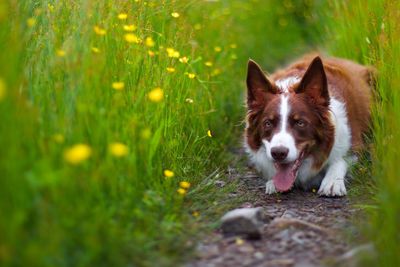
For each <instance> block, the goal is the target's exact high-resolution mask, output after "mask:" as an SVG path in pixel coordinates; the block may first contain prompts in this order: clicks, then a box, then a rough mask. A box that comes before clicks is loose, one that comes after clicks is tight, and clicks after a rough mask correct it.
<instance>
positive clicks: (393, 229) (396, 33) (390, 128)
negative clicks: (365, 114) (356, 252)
mask: <svg viewBox="0 0 400 267" xmlns="http://www.w3.org/2000/svg"><path fill="white" fill-rule="evenodd" d="M331 10H333V11H334V12H333V17H331V21H330V23H329V24H328V25H329V26H327V28H329V31H330V32H331V33H332V36H333V37H334V38H333V39H331V40H330V41H329V42H328V45H327V47H328V49H329V50H330V51H331V52H332V53H333V54H334V55H337V56H342V57H346V58H350V59H354V60H356V61H358V62H361V63H364V64H371V65H374V66H375V67H376V68H377V80H376V91H375V92H374V93H375V103H374V105H373V114H372V115H373V118H372V119H373V125H372V135H371V137H372V138H371V139H372V141H373V142H372V144H371V150H370V153H371V158H372V159H371V160H368V161H366V160H364V162H363V165H364V166H362V167H360V169H359V171H358V172H357V176H358V177H357V179H358V180H359V181H358V182H359V183H360V184H363V185H364V186H365V185H368V186H367V187H368V190H369V191H370V192H369V194H368V196H366V197H365V196H364V197H363V198H364V199H365V200H366V199H367V198H371V197H373V204H374V205H373V206H369V205H366V206H365V208H368V209H370V211H371V212H370V214H371V216H370V217H369V218H368V219H369V220H370V221H368V220H366V218H363V219H364V220H363V221H361V222H360V225H361V226H363V227H364V228H365V229H364V230H365V231H364V232H365V233H366V237H367V238H368V239H369V240H372V241H374V244H375V247H376V251H377V254H376V255H377V257H376V258H374V259H373V260H371V261H367V262H365V263H363V265H362V266H367V265H368V266H400V254H399V252H400V232H399V227H400V183H399V169H397V168H398V167H399V158H400V150H399V148H400V91H399V88H400V67H399V62H400V28H399V23H400V2H399V1H396V0H383V1H382V0H368V1H361V0H354V1H347V2H344V1H336V0H335V1H331ZM368 165H370V167H371V169H372V179H371V177H370V175H369V174H368V172H366V168H365V167H368ZM369 202H371V201H370V200H369ZM367 204H370V203H367ZM368 256H371V255H368Z"/></svg>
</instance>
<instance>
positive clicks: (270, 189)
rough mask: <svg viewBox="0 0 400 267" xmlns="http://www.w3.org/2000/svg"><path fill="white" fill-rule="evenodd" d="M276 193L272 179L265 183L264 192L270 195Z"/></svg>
mask: <svg viewBox="0 0 400 267" xmlns="http://www.w3.org/2000/svg"><path fill="white" fill-rule="evenodd" d="M274 193H276V188H275V185H274V181H272V180H270V181H268V182H267V183H266V184H265V194H267V195H271V194H274Z"/></svg>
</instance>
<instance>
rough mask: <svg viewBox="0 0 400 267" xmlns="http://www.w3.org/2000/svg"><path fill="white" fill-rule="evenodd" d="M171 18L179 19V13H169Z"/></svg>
mask: <svg viewBox="0 0 400 267" xmlns="http://www.w3.org/2000/svg"><path fill="white" fill-rule="evenodd" d="M171 16H172V17H173V18H179V16H180V15H179V13H178V12H172V13H171Z"/></svg>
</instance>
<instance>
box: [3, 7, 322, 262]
mask: <svg viewBox="0 0 400 267" xmlns="http://www.w3.org/2000/svg"><path fill="white" fill-rule="evenodd" d="M318 3H319V2H317V1H316V2H313V1H277V0H271V1H256V0H252V1H240V0H224V1H189V0H187V1H186V0H182V1H172V0H166V1H111V0H109V1H89V0H72V1H70V0H61V1H50V0H44V1H17V0H7V1H1V2H0V62H1V64H0V121H1V123H0V147H1V148H2V151H1V153H0V177H1V178H0V212H1V214H0V263H1V265H12V266H121V265H125V266H127V265H128V266H139V265H140V266H143V265H147V266H154V265H156V266H163V265H174V263H175V262H179V261H181V260H183V259H185V258H186V257H187V255H188V249H189V248H190V246H191V245H190V243H188V242H187V241H188V240H189V239H191V236H190V235H192V234H193V233H194V231H193V229H195V227H196V224H197V223H196V222H197V221H198V220H199V217H202V216H204V215H206V214H207V212H210V209H211V210H212V209H213V208H215V209H217V208H218V206H219V204H218V199H219V198H220V197H221V194H218V193H217V192H216V189H215V188H214V187H213V186H212V179H216V178H215V177H217V176H218V175H219V176H220V177H222V176H223V174H224V169H225V166H226V164H227V163H228V160H229V155H228V153H227V152H226V150H227V147H229V146H233V145H235V142H237V140H238V139H239V137H240V134H241V128H242V127H241V125H240V124H241V120H242V118H243V115H244V114H243V107H242V103H243V92H244V83H243V80H244V77H245V71H246V70H245V68H246V62H247V59H248V58H249V57H252V58H254V59H256V60H258V61H260V63H261V64H262V65H263V66H265V67H267V68H269V69H270V70H271V68H272V67H273V66H276V65H277V64H278V63H280V62H282V61H283V60H284V59H285V58H286V57H287V56H288V55H290V57H295V56H296V55H298V54H300V53H301V52H302V51H303V50H304V49H305V48H306V47H307V46H308V45H309V44H310V43H311V42H312V41H313V40H314V35H313V34H314V33H315V32H316V31H317V29H319V28H320V27H319V24H320V22H321V19H320V18H319V17H318V13H316V12H315V10H316V9H317V8H318V6H319V5H320V4H318ZM220 179H222V178H220ZM211 212H212V211H211Z"/></svg>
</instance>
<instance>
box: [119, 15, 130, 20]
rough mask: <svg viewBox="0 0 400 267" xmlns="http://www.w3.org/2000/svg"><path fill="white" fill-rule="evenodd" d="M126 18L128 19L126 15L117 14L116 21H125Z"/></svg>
mask: <svg viewBox="0 0 400 267" xmlns="http://www.w3.org/2000/svg"><path fill="white" fill-rule="evenodd" d="M127 18H128V14H126V13H120V14H118V19H120V20H125V19H127Z"/></svg>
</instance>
